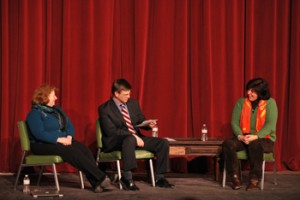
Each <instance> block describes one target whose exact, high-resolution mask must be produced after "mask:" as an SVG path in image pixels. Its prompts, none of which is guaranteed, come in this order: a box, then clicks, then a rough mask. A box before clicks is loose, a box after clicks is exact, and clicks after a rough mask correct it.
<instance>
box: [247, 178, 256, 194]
mask: <svg viewBox="0 0 300 200" xmlns="http://www.w3.org/2000/svg"><path fill="white" fill-rule="evenodd" d="M258 184H259V181H258V178H257V177H255V176H254V177H252V178H251V179H250V181H249V184H248V185H247V187H246V191H249V190H257V189H259V187H258Z"/></svg>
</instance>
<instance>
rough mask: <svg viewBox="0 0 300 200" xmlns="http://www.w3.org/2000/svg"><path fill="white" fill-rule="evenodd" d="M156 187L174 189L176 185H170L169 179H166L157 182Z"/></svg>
mask: <svg viewBox="0 0 300 200" xmlns="http://www.w3.org/2000/svg"><path fill="white" fill-rule="evenodd" d="M155 186H156V187H162V188H173V187H174V185H173V184H171V183H169V182H168V181H167V179H165V178H160V179H158V180H156V182H155Z"/></svg>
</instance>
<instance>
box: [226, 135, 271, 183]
mask: <svg viewBox="0 0 300 200" xmlns="http://www.w3.org/2000/svg"><path fill="white" fill-rule="evenodd" d="M273 148H274V142H273V141H271V140H270V139H267V138H260V139H257V140H254V141H252V142H251V143H249V144H248V145H247V144H245V143H244V142H241V141H239V140H238V139H237V137H233V138H229V139H227V140H225V141H224V143H223V154H224V160H225V163H226V170H227V173H228V175H229V176H232V175H233V174H237V173H238V159H237V154H236V152H237V151H241V150H246V151H247V154H248V159H249V162H250V174H249V177H250V178H251V177H253V176H257V177H258V178H259V179H260V178H261V176H262V162H263V156H264V153H270V152H273Z"/></svg>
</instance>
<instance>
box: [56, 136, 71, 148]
mask: <svg viewBox="0 0 300 200" xmlns="http://www.w3.org/2000/svg"><path fill="white" fill-rule="evenodd" d="M56 142H58V143H61V144H63V145H65V146H68V145H71V144H72V137H71V136H68V137H60V138H57V140H56Z"/></svg>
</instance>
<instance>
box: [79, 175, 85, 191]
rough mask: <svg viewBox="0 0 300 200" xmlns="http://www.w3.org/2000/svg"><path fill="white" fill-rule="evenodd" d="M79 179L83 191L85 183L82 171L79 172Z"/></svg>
mask: <svg viewBox="0 0 300 200" xmlns="http://www.w3.org/2000/svg"><path fill="white" fill-rule="evenodd" d="M79 178H80V186H81V189H84V182H83V176H82V171H79Z"/></svg>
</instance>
